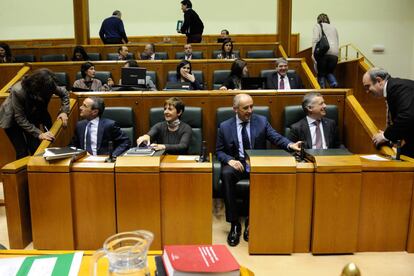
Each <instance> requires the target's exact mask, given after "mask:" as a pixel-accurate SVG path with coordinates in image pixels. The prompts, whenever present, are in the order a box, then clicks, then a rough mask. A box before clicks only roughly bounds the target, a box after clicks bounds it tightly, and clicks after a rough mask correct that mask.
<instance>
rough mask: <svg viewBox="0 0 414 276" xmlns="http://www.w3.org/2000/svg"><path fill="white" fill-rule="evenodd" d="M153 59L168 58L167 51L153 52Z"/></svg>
mask: <svg viewBox="0 0 414 276" xmlns="http://www.w3.org/2000/svg"><path fill="white" fill-rule="evenodd" d="M155 59H156V60H166V59H168V53H167V52H155Z"/></svg>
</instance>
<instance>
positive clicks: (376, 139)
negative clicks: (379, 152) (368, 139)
mask: <svg viewBox="0 0 414 276" xmlns="http://www.w3.org/2000/svg"><path fill="white" fill-rule="evenodd" d="M372 142H373V143H374V144H375V145H376V146H379V145H381V144H384V143H385V142H388V139H387V138H385V136H384V131H382V130H380V131H379V132H378V133H377V134H374V136H372Z"/></svg>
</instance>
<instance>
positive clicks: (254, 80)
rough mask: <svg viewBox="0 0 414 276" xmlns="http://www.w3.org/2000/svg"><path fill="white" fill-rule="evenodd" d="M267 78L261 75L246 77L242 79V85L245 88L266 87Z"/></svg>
mask: <svg viewBox="0 0 414 276" xmlns="http://www.w3.org/2000/svg"><path fill="white" fill-rule="evenodd" d="M265 83H266V78H261V77H246V78H242V79H241V87H242V89H243V90H257V89H264V88H265Z"/></svg>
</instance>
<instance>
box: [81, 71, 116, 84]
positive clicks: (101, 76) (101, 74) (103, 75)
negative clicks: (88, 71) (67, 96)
mask: <svg viewBox="0 0 414 276" xmlns="http://www.w3.org/2000/svg"><path fill="white" fill-rule="evenodd" d="M81 78H82V74H81V72H80V71H78V72H77V73H76V79H77V80H78V79H81ZM95 78H97V79H98V80H100V81H101V82H102V84H106V83H107V82H108V78H111V79H112V73H111V72H110V71H96V72H95Z"/></svg>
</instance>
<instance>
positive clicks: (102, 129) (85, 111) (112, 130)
mask: <svg viewBox="0 0 414 276" xmlns="http://www.w3.org/2000/svg"><path fill="white" fill-rule="evenodd" d="M104 110H105V103H104V101H103V99H102V98H97V97H89V98H86V99H85V100H84V101H83V104H82V105H81V107H80V117H81V118H82V119H83V120H82V121H80V122H78V123H77V125H76V130H75V135H74V136H73V138H72V142H71V146H75V147H77V148H82V149H85V150H86V151H87V152H88V153H89V154H91V155H107V154H109V153H110V152H109V141H112V143H113V153H112V155H113V156H115V157H116V156H118V155H121V154H122V153H123V152H124V151H126V150H127V149H129V147H130V145H131V142H130V140H129V138H128V136H127V135H126V134H125V133H124V132H123V131H122V130H121V129H120V128H119V127H118V126H117V125H116V123H115V121H112V120H110V119H106V118H101V116H102V114H103V112H104Z"/></svg>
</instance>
